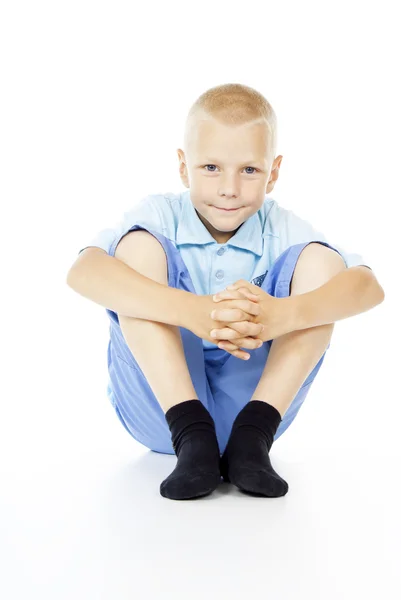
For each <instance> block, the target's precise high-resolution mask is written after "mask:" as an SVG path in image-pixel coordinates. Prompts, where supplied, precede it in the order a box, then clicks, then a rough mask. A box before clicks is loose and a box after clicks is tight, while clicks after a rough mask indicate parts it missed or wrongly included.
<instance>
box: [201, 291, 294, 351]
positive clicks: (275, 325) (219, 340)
mask: <svg viewBox="0 0 401 600" xmlns="http://www.w3.org/2000/svg"><path fill="white" fill-rule="evenodd" d="M197 299H198V300H199V301H200V302H201V304H202V305H201V306H200V305H199V304H198V306H199V307H200V310H199V311H197V315H196V318H195V323H194V321H192V326H191V327H190V329H191V330H192V331H194V333H196V334H197V335H198V336H199V337H202V338H203V339H207V340H209V341H212V342H215V343H216V344H217V345H218V347H219V348H222V349H224V350H226V351H227V352H229V353H230V354H232V355H234V356H236V357H237V358H241V359H243V360H247V359H248V358H249V357H250V356H249V354H248V353H247V352H244V351H242V350H240V348H247V349H256V348H260V347H261V346H262V344H263V342H267V341H269V340H272V339H274V338H276V337H279V336H280V335H283V334H284V333H287V332H289V331H291V323H290V319H289V318H288V317H289V315H287V313H286V311H285V309H286V308H288V304H286V303H285V302H284V303H283V300H288V299H287V298H276V297H275V296H271V295H270V294H268V293H267V292H265V291H264V290H262V289H261V288H260V287H258V286H256V285H253V284H251V283H249V282H248V281H245V280H243V279H240V280H239V281H236V282H235V283H234V284H232V286H228V287H227V288H226V289H225V290H222V291H220V292H218V293H217V294H215V295H214V296H197ZM213 304H214V305H215V306H214V308H213V307H212V308H211V310H210V306H211V305H213ZM284 305H285V306H284ZM206 308H207V309H209V311H208V315H207V316H208V317H210V319H211V320H212V325H211V327H208V329H207V334H206V335H205V331H204V330H205V327H207V326H208V325H209V323H208V322H206V321H205V316H206V315H205V312H204V310H205V309H206ZM214 334H215V335H214Z"/></svg>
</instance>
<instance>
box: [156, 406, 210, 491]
mask: <svg viewBox="0 0 401 600" xmlns="http://www.w3.org/2000/svg"><path fill="white" fill-rule="evenodd" d="M165 417H166V421H167V423H168V426H169V428H170V431H171V434H172V435H171V441H172V442H173V448H174V451H175V453H176V455H177V457H178V461H177V465H176V467H175V469H174V471H173V472H172V473H171V474H170V475H169V476H168V477H167V479H165V480H164V481H162V483H161V485H160V494H161V495H162V496H164V497H165V498H171V499H172V500H186V499H189V498H197V497H198V496H206V495H207V494H210V492H213V490H215V489H216V488H217V486H218V485H219V483H220V481H221V474H220V466H219V463H220V449H219V444H218V441H217V437H216V429H215V424H214V421H213V419H212V417H211V415H210V413H209V411H208V410H207V409H206V408H205V407H204V406H203V404H202V402H201V401H200V400H186V401H185V402H181V403H179V404H175V405H174V406H172V407H171V408H170V409H169V410H168V411H167V412H166V414H165Z"/></svg>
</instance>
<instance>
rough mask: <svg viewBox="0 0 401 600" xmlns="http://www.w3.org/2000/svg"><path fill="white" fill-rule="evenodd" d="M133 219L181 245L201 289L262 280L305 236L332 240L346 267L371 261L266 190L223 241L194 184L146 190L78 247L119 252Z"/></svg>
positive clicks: (210, 291) (202, 291)
mask: <svg viewBox="0 0 401 600" xmlns="http://www.w3.org/2000/svg"><path fill="white" fill-rule="evenodd" d="M134 225H142V226H144V227H146V228H147V229H151V230H153V231H156V232H158V233H161V234H162V235H164V236H165V237H166V238H168V239H169V240H170V241H171V242H172V243H173V244H174V245H175V246H176V248H178V250H179V252H180V254H181V257H182V259H183V261H184V263H185V265H186V266H187V268H188V271H189V274H190V276H191V279H192V282H193V284H194V288H195V291H196V293H197V294H199V295H200V294H202V295H206V294H215V293H216V292H218V291H220V290H223V289H225V288H226V287H227V285H229V284H230V283H234V282H235V281H237V279H245V280H246V281H249V282H251V283H253V284H254V285H259V286H260V285H261V283H262V281H263V279H264V277H265V275H266V273H267V271H269V270H270V267H271V265H272V263H273V262H274V261H275V260H276V259H277V258H278V257H279V256H280V254H282V252H284V250H286V249H287V248H288V247H289V246H293V245H294V244H299V243H301V242H308V241H313V240H316V241H322V242H327V243H328V244H330V245H331V246H333V247H334V248H336V249H337V250H338V251H339V252H340V254H341V256H342V257H343V259H344V261H345V263H346V265H347V267H353V266H356V265H366V266H369V265H367V263H366V261H365V259H364V258H363V256H361V255H360V254H356V253H353V252H348V251H346V250H345V249H344V248H341V247H340V246H338V245H337V244H335V243H333V241H332V240H327V238H326V237H325V236H324V235H323V233H322V232H320V231H317V230H316V229H314V228H313V227H312V225H311V224H310V223H308V221H306V220H304V219H302V218H301V217H299V216H297V215H296V214H294V212H293V211H292V210H288V209H285V208H282V207H281V206H279V205H278V203H277V202H276V201H275V200H273V199H272V198H270V197H268V196H267V195H266V197H265V201H264V203H263V205H262V207H261V208H260V209H259V210H258V211H257V212H256V213H255V214H254V215H252V216H251V217H249V219H247V220H246V221H244V223H243V224H242V225H241V227H240V228H239V229H238V231H237V232H236V233H235V235H234V236H233V237H232V238H231V239H230V240H229V241H228V242H226V243H225V244H219V243H217V242H216V240H215V239H214V238H213V237H212V236H211V234H210V233H209V231H208V230H207V229H206V227H205V226H204V225H203V223H202V221H201V220H200V219H199V217H198V215H197V213H196V211H195V208H194V206H193V204H192V202H191V197H190V190H187V191H185V192H183V193H179V194H174V193H167V194H152V195H149V196H146V197H145V198H143V199H142V200H141V201H140V202H139V204H138V205H137V206H135V207H134V208H132V209H131V210H129V211H128V212H125V213H124V215H123V217H122V219H121V220H120V221H119V222H118V223H117V224H116V225H115V226H114V227H113V228H108V229H103V230H101V231H99V232H98V233H97V234H96V235H95V236H94V237H93V238H92V240H89V242H88V244H87V245H86V246H85V247H84V248H82V249H81V250H80V251H79V252H82V251H83V250H84V249H85V248H87V247H89V246H97V247H99V248H102V249H103V250H105V251H106V252H107V253H108V254H111V255H114V251H115V248H116V246H117V244H118V242H119V241H120V240H121V238H122V237H123V236H124V235H125V234H127V233H128V232H129V231H130V229H131V228H132V227H133V226H134ZM369 268H371V267H369Z"/></svg>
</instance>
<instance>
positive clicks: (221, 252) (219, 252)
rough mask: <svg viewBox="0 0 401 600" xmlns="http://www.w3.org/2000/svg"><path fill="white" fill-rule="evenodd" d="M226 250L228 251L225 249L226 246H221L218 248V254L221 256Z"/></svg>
mask: <svg viewBox="0 0 401 600" xmlns="http://www.w3.org/2000/svg"><path fill="white" fill-rule="evenodd" d="M225 251H226V249H225V248H219V250H217V254H218V255H219V256H221V255H222V254H224V252H225Z"/></svg>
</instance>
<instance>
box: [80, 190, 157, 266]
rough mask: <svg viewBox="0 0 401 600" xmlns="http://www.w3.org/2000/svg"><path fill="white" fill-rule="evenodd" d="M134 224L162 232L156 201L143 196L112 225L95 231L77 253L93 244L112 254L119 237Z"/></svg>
mask: <svg viewBox="0 0 401 600" xmlns="http://www.w3.org/2000/svg"><path fill="white" fill-rule="evenodd" d="M135 225H142V226H143V227H146V229H151V230H152V231H156V232H159V233H163V226H162V218H161V209H160V208H159V207H158V205H157V201H155V200H153V199H151V198H150V197H148V196H147V197H146V198H143V199H142V200H141V202H139V204H138V205H137V206H135V207H134V208H132V209H130V210H128V211H126V212H125V213H124V214H123V217H122V218H121V219H120V220H119V221H118V222H117V223H116V224H115V226H114V227H109V228H105V229H102V230H100V231H99V232H98V233H96V234H95V235H94V236H93V237H92V239H90V240H89V241H88V243H87V245H86V246H84V247H83V248H81V250H80V251H79V252H78V254H80V253H81V252H83V250H85V249H86V248H90V247H91V246H95V247H97V248H101V249H102V250H104V251H105V252H107V254H110V255H111V256H114V252H115V249H116V247H117V245H118V243H119V242H120V240H121V238H122V237H124V235H126V234H127V233H129V231H130V230H131V229H132V228H133V227H134V226H135Z"/></svg>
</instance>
